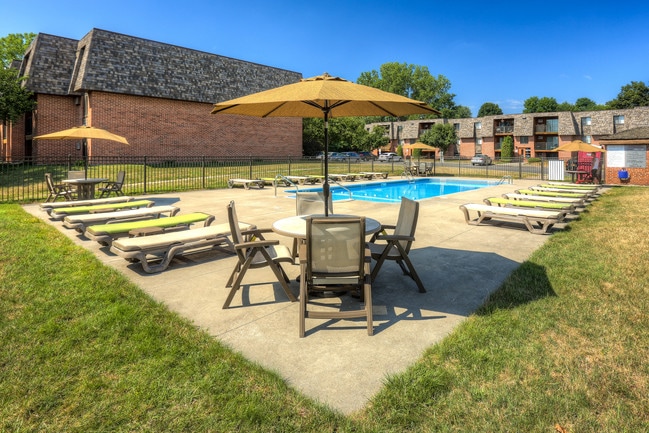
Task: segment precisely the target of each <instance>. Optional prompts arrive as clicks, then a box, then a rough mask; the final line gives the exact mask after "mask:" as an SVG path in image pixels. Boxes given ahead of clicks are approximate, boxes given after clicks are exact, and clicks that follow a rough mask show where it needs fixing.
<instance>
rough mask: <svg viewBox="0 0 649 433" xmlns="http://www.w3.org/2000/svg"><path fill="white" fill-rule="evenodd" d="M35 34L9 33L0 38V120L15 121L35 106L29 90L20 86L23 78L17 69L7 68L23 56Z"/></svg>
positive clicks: (3, 121)
mask: <svg viewBox="0 0 649 433" xmlns="http://www.w3.org/2000/svg"><path fill="white" fill-rule="evenodd" d="M35 36H36V35H35V34H33V33H24V34H17V33H14V34H10V35H7V36H5V37H4V38H0V61H1V62H2V66H1V67H0V122H2V123H5V122H15V121H16V120H17V119H18V118H19V117H20V116H22V115H23V114H25V113H26V112H28V111H31V110H33V109H34V108H35V106H36V102H35V101H34V99H33V95H32V93H31V92H29V91H27V90H25V88H23V87H22V85H21V82H22V80H23V79H24V78H19V77H18V71H16V70H15V69H9V66H10V65H11V62H13V61H14V60H20V59H22V58H23V54H24V53H25V51H26V50H27V47H28V46H29V44H30V43H31V41H32V39H34V37H35Z"/></svg>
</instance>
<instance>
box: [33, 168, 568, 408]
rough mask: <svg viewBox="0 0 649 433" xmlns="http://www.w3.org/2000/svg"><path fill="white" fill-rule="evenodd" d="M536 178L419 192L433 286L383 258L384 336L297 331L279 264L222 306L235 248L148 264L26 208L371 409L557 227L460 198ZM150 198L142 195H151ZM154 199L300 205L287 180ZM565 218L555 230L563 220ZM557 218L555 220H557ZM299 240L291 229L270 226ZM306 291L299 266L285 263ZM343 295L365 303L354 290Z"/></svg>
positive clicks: (477, 197)
mask: <svg viewBox="0 0 649 433" xmlns="http://www.w3.org/2000/svg"><path fill="white" fill-rule="evenodd" d="M534 184H538V181H518V180H517V181H515V183H514V184H513V185H510V184H503V185H499V186H493V187H488V188H484V189H481V190H476V191H471V192H463V193H457V194H452V195H447V196H442V197H437V198H432V199H427V200H423V201H421V202H420V203H421V208H420V215H419V225H418V228H417V234H416V242H415V243H414V245H413V249H412V251H411V253H410V257H411V259H412V261H413V262H414V264H415V267H416V268H417V271H418V273H419V275H420V276H421V277H422V280H423V281H424V284H425V286H426V288H427V293H423V294H422V293H419V292H418V291H417V286H416V284H415V283H414V281H412V280H411V279H410V278H408V277H406V276H404V275H403V274H402V273H401V270H400V269H399V267H398V266H397V265H396V264H395V263H387V264H386V265H384V267H383V268H382V269H381V272H380V273H379V275H378V277H377V279H376V281H375V283H374V285H373V297H374V299H373V310H374V321H375V335H374V336H372V337H368V336H367V333H366V330H365V322H364V321H340V322H336V321H321V320H307V336H306V337H305V338H299V337H298V304H297V303H291V302H289V301H288V300H287V298H286V296H285V295H284V293H283V292H282V290H281V287H280V286H279V283H277V282H276V280H275V277H274V275H273V274H272V272H271V271H270V270H267V269H263V270H250V271H248V273H247V275H246V277H245V278H244V287H243V289H242V290H241V291H240V292H239V293H237V295H236V296H235V298H234V300H233V302H232V307H231V308H230V309H227V310H223V309H221V306H222V304H223V301H224V300H225V297H226V295H227V293H228V290H229V289H226V288H225V282H226V280H227V278H228V277H229V275H230V272H231V271H232V269H233V267H234V265H235V263H236V257H235V256H234V255H228V254H225V253H222V252H218V251H211V252H207V253H200V254H195V255H191V256H186V257H182V258H179V259H176V260H174V261H173V262H172V264H171V266H170V267H169V268H168V269H167V270H166V271H164V272H162V273H159V274H145V273H144V272H142V267H141V266H140V265H139V264H133V263H129V262H127V261H126V260H124V259H122V258H120V257H117V256H115V255H113V254H111V253H110V252H109V251H108V248H107V247H102V246H101V245H99V244H98V243H96V242H92V241H89V240H87V239H85V238H84V237H83V236H81V235H79V234H78V233H77V232H76V231H74V230H69V229H66V228H64V227H63V226H62V224H61V222H54V221H50V220H49V219H48V217H47V214H46V213H45V212H42V211H41V210H40V209H39V207H38V205H27V206H25V209H26V210H27V211H28V212H30V213H32V214H33V215H36V216H38V217H39V218H42V219H43V220H44V221H47V222H48V223H50V224H52V225H54V226H55V227H57V228H59V229H60V230H61V232H62V233H64V234H65V235H66V236H68V237H69V238H70V239H72V240H73V241H74V242H75V243H77V244H79V245H81V246H83V247H84V248H87V249H88V250H90V251H93V252H94V253H95V254H96V256H97V257H98V258H99V259H100V260H101V261H103V262H104V263H106V264H107V265H109V266H112V267H114V268H115V269H117V270H119V271H120V272H122V273H123V274H124V275H125V276H126V277H127V278H129V279H130V280H131V281H133V282H134V283H135V284H137V285H138V286H139V287H140V288H141V289H142V290H144V291H145V292H146V293H148V294H149V295H150V296H151V297H152V298H153V299H155V300H157V301H160V302H162V303H164V304H165V305H167V306H168V307H169V308H170V309H171V310H173V311H176V312H178V313H179V314H180V315H182V316H184V317H186V318H188V319H190V320H191V321H192V322H193V323H195V324H196V326H197V327H199V328H201V329H204V330H205V331H207V332H208V333H209V334H211V335H213V336H214V337H215V338H217V339H218V340H219V341H221V342H223V343H224V344H226V345H228V346H229V347H231V348H232V350H234V351H236V352H240V353H242V354H243V355H244V356H245V357H246V358H248V359H250V360H252V361H254V362H256V363H259V364H260V365H262V366H263V367H265V368H267V369H269V370H272V371H275V372H277V373H278V374H279V375H281V376H282V377H284V378H285V380H286V381H287V383H289V384H290V385H291V386H292V387H294V388H296V389H297V390H299V391H301V392H302V393H304V394H305V395H307V396H309V397H311V398H313V399H316V400H318V401H321V402H322V403H324V404H327V405H329V406H331V407H332V408H335V409H337V410H339V411H341V412H343V413H351V412H353V411H356V410H359V409H361V408H362V407H363V406H364V405H365V404H366V403H367V402H368V400H369V399H370V398H371V397H372V396H373V395H374V394H375V393H376V392H377V391H379V389H380V388H381V386H382V384H383V381H384V379H385V377H386V376H387V375H390V374H394V373H398V372H400V371H403V370H404V369H405V368H406V367H408V366H409V365H411V364H412V363H414V362H415V361H416V360H417V359H418V358H419V357H420V356H421V355H422V353H423V351H424V350H425V349H426V348H428V347H430V346H431V345H433V344H435V343H436V342H439V341H440V340H441V339H442V338H444V336H446V335H447V334H449V333H450V332H452V331H453V329H454V328H455V327H456V326H457V325H458V324H459V323H460V322H462V320H464V319H465V318H466V317H467V316H468V315H469V314H471V312H473V311H474V310H475V309H476V308H477V307H478V306H480V305H481V304H482V302H483V301H484V299H485V298H486V297H487V296H488V295H489V294H490V293H491V292H492V291H494V290H495V289H496V288H498V286H499V285H500V284H501V283H502V282H503V281H504V279H505V278H506V277H507V276H508V275H509V274H510V273H511V272H512V271H513V270H514V269H516V268H517V267H518V266H519V264H520V263H522V262H523V261H524V260H526V259H527V258H528V257H529V255H530V253H532V252H533V251H534V250H536V249H537V248H539V247H540V246H541V245H542V244H543V243H544V242H545V241H546V240H547V239H548V238H549V236H547V235H546V236H543V235H534V234H531V233H529V232H528V231H527V230H526V229H525V228H524V226H522V225H516V224H506V223H503V224H498V223H489V224H485V225H483V226H479V227H476V226H473V225H468V224H466V223H465V221H464V217H463V215H462V212H461V211H460V210H459V209H458V206H459V205H460V204H464V203H468V202H478V203H481V202H482V199H483V198H485V197H490V196H500V195H501V194H503V193H506V192H513V191H514V189H519V188H525V187H527V186H529V185H534ZM143 198H144V197H143ZM146 198H149V199H152V200H155V202H156V204H173V205H175V206H178V207H180V208H181V214H182V213H188V212H196V211H200V212H206V213H210V214H213V215H215V216H216V223H219V222H227V214H226V205H227V204H228V203H229V202H230V200H235V201H236V206H237V213H238V216H239V219H240V220H241V221H245V222H250V223H253V224H256V225H257V226H258V227H270V225H271V224H272V222H273V221H275V220H277V219H280V218H284V217H287V216H291V215H294V214H295V202H294V200H293V199H290V198H288V197H287V194H285V193H284V189H283V188H278V189H277V196H275V193H274V189H273V188H272V187H267V188H264V189H249V190H244V189H242V188H235V189H222V190H208V191H193V192H183V193H174V194H163V195H152V196H148V197H146ZM334 207H335V211H336V213H347V214H361V215H366V216H368V217H372V218H375V219H377V220H379V221H381V222H382V223H385V224H394V223H395V222H396V219H397V213H398V211H399V204H385V203H370V202H364V201H349V202H336V203H335V204H334ZM560 228H561V226H559V227H557V228H556V229H560ZM556 229H555V230H556ZM270 237H272V238H276V239H280V240H281V242H282V243H283V244H285V245H287V246H289V247H290V246H291V244H292V239H290V238H285V237H280V236H278V235H275V234H271V236H270ZM285 269H286V271H287V273H288V275H289V277H291V279H292V282H291V288H292V289H293V292H294V293H295V294H297V292H298V284H297V283H296V282H295V277H296V276H297V275H298V274H299V267H298V266H287V267H285ZM345 302H350V303H351V302H358V301H356V300H354V299H353V298H351V297H346V298H345Z"/></svg>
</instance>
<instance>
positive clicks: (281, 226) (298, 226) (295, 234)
mask: <svg viewBox="0 0 649 433" xmlns="http://www.w3.org/2000/svg"><path fill="white" fill-rule="evenodd" d="M307 216H324V215H297V216H292V217H288V218H282V219H281V220H277V221H275V222H274V223H273V225H272V228H273V231H274V232H275V233H277V234H280V235H284V236H288V237H291V238H297V239H302V240H304V239H306V218H307ZM329 216H331V217H348V216H354V215H342V214H330V215H329ZM379 230H381V223H380V222H378V221H377V220H375V219H373V218H367V217H365V234H366V235H371V234H374V233H376V232H378V231H379Z"/></svg>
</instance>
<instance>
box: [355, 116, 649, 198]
mask: <svg viewBox="0 0 649 433" xmlns="http://www.w3.org/2000/svg"><path fill="white" fill-rule="evenodd" d="M435 123H450V124H452V125H454V127H455V131H456V133H457V136H458V142H457V145H456V146H451V147H450V148H449V149H448V150H447V152H446V155H448V156H459V157H462V158H470V157H472V156H473V155H476V154H480V153H482V154H485V155H489V156H490V157H492V158H495V159H498V158H500V154H501V148H502V142H503V140H504V138H505V137H511V138H512V139H513V142H514V155H515V156H521V157H524V158H525V159H529V158H534V157H539V158H560V159H569V158H571V156H573V155H571V154H570V153H568V152H557V151H556V150H554V149H556V148H557V147H559V146H560V145H562V144H565V143H568V142H570V141H573V140H582V141H585V142H587V143H591V144H593V145H596V146H603V145H605V144H606V143H611V141H610V139H611V137H612V136H613V135H615V136H617V137H618V141H619V140H622V139H623V138H621V137H623V136H622V135H619V134H621V133H622V132H624V131H628V130H632V129H634V130H636V129H637V128H642V127H647V126H649V107H636V108H630V109H621V110H602V111H579V112H570V111H565V112H554V113H523V114H503V115H496V116H485V117H473V118H466V119H424V120H407V121H402V122H379V123H372V124H368V125H366V128H367V129H368V130H371V129H373V128H374V127H376V126H380V127H382V128H385V131H386V135H387V136H388V137H389V138H390V144H389V145H388V146H387V147H386V149H385V151H391V152H394V151H395V150H396V148H397V147H398V146H400V145H403V144H410V143H414V142H416V141H417V140H418V139H419V137H420V136H421V135H422V134H423V133H424V132H425V131H426V130H428V129H429V128H431V127H432V126H433V125H434V124H435ZM645 129H646V128H645ZM645 129H640V132H638V131H637V130H636V133H634V134H631V136H632V137H633V139H635V142H633V143H630V144H633V146H634V147H624V145H623V144H620V143H622V141H619V142H618V143H615V144H614V145H617V146H622V147H614V148H613V149H614V151H617V152H624V154H625V155H626V156H624V157H621V156H619V155H621V154H620V153H615V152H614V154H613V155H614V157H616V158H617V159H616V160H614V161H613V162H612V163H611V164H607V163H606V161H607V159H608V155H607V156H605V157H604V161H605V167H610V169H609V168H607V169H606V180H607V182H610V183H616V182H619V181H618V180H617V179H616V178H617V176H616V173H617V167H615V166H616V165H618V164H619V163H618V162H617V161H618V159H624V160H626V159H630V160H631V161H632V164H633V166H634V167H633V172H634V174H635V176H632V178H631V181H632V182H633V183H635V184H641V185H649V167H647V158H648V157H649V150H648V145H649V136H646V137H644V139H645V140H644V141H638V140H639V138H638V136H637V134H638V133H642V131H644V130H645ZM602 138H607V139H609V141H606V140H601V139H602ZM600 140H601V141H600ZM641 148H642V149H641ZM629 152H632V153H629ZM560 153H561V154H560ZM641 155H644V156H643V157H641ZM643 173H644V174H643Z"/></svg>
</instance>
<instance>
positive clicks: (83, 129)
mask: <svg viewBox="0 0 649 433" xmlns="http://www.w3.org/2000/svg"><path fill="white" fill-rule="evenodd" d="M79 138H80V139H83V155H84V172H85V177H86V178H87V177H88V152H87V150H88V142H87V141H86V140H87V139H88V138H96V139H101V140H112V141H117V142H118V143H124V144H128V141H127V140H126V138H124V137H122V136H121V135H117V134H113V133H112V132H108V131H106V130H105V129H101V128H95V127H92V126H86V125H82V126H75V127H73V128H69V129H64V130H62V131H57V132H52V133H49V134H43V135H38V136H36V137H34V140H75V139H79Z"/></svg>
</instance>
